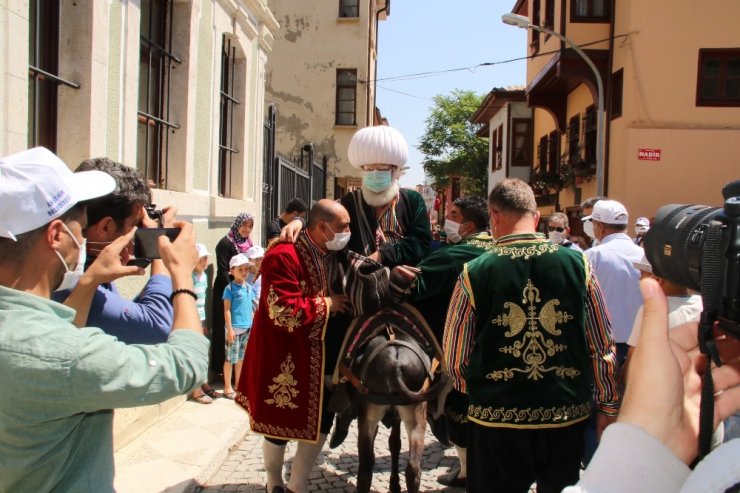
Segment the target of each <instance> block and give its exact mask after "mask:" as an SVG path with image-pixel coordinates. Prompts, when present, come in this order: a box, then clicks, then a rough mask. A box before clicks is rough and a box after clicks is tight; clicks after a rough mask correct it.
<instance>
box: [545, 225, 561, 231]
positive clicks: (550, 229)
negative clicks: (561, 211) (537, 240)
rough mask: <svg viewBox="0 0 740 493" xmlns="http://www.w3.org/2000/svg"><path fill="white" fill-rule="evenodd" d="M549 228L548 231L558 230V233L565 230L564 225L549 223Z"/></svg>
mask: <svg viewBox="0 0 740 493" xmlns="http://www.w3.org/2000/svg"><path fill="white" fill-rule="evenodd" d="M547 230H548V231H557V232H558V233H562V232H563V231H565V228H564V227H562V226H550V225H548V226H547Z"/></svg>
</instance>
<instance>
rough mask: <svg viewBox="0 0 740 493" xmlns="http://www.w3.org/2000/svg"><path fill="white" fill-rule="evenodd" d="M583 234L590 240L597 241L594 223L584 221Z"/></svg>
mask: <svg viewBox="0 0 740 493" xmlns="http://www.w3.org/2000/svg"><path fill="white" fill-rule="evenodd" d="M583 232H584V233H586V234H587V235H588V237H589V238H591V239H593V240H595V239H596V233H594V223H593V221H583Z"/></svg>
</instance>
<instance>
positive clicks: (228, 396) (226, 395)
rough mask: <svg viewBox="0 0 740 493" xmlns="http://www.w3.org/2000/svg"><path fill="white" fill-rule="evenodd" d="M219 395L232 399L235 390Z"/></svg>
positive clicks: (234, 397) (234, 395)
mask: <svg viewBox="0 0 740 493" xmlns="http://www.w3.org/2000/svg"><path fill="white" fill-rule="evenodd" d="M221 397H223V398H224V399H229V400H230V401H233V400H234V399H236V392H234V391H233V390H232V391H231V392H229V393H228V394H227V393H225V392H224V393H222V394H221ZM273 489H274V488H273Z"/></svg>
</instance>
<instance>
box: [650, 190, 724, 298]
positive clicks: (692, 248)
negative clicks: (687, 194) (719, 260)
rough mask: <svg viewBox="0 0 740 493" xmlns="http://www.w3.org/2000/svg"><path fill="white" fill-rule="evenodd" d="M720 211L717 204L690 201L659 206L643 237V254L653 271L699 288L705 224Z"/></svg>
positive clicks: (670, 279) (699, 289)
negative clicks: (714, 205)
mask: <svg viewBox="0 0 740 493" xmlns="http://www.w3.org/2000/svg"><path fill="white" fill-rule="evenodd" d="M720 212H722V209H721V208H718V207H708V206H706V205H692V204H688V205H686V204H683V205H679V204H669V205H664V206H663V207H661V208H660V209H658V213H657V214H656V216H655V222H654V223H653V226H652V227H651V228H650V230H648V232H647V233H646V234H645V241H644V243H645V246H644V247H645V256H646V257H647V259H648V262H650V265H651V266H652V267H653V272H654V273H655V275H657V276H659V277H663V278H665V279H668V280H669V281H671V282H673V283H676V284H679V285H681V286H686V287H687V288H690V289H693V290H695V291H701V261H702V249H703V247H704V241H705V239H706V231H707V226H708V225H709V223H710V222H711V221H712V220H713V219H714V218H715V217H716V216H717V214H719V213H720ZM717 254H719V252H717Z"/></svg>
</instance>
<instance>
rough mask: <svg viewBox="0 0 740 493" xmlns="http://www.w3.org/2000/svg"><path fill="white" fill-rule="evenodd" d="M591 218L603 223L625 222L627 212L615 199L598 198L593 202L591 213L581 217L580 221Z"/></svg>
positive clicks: (627, 219) (627, 215) (627, 216)
mask: <svg viewBox="0 0 740 493" xmlns="http://www.w3.org/2000/svg"><path fill="white" fill-rule="evenodd" d="M589 219H593V220H594V221H599V222H602V223H605V224H627V223H628V222H629V214H627V209H625V207H624V206H623V205H622V204H620V203H619V202H617V201H616V200H599V201H598V202H596V203H595V204H594V208H593V210H592V211H591V215H589V216H585V217H583V218H582V219H581V220H582V221H587V220H589Z"/></svg>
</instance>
